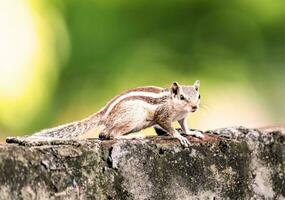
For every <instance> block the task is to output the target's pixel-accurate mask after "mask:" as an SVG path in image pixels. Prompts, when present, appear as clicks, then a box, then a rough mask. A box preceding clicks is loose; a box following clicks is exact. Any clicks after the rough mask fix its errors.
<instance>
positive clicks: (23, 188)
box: [0, 127, 285, 200]
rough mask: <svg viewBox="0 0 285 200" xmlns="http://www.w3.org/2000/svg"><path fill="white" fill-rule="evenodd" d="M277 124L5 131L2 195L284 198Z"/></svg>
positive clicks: (282, 133)
mask: <svg viewBox="0 0 285 200" xmlns="http://www.w3.org/2000/svg"><path fill="white" fill-rule="evenodd" d="M284 139H285V130H284V128H283V127H278V128H276V127H275V128H273V127H271V128H263V129H247V128H244V127H237V128H224V129H219V130H214V131H208V132H206V138H205V139H204V140H200V139H197V138H194V137H189V140H190V141H191V142H192V145H191V147H190V148H183V147H181V146H180V144H179V142H178V141H177V140H175V139H172V138H170V137H166V136H165V137H163V136H161V137H152V138H147V139H143V140H141V139H140V140H109V141H100V140H96V139H89V140H77V141H76V140H52V141H37V142H34V143H33V142H25V140H22V139H21V138H9V139H7V142H8V143H9V144H2V145H0V194H1V195H0V199H5V200H8V199H171V200H172V199H181V200H185V199H284V198H285V187H284V186H285V174H284V173H285V172H284V171H285V170H284V166H285V161H284V160H285V159H284V152H285V148H284Z"/></svg>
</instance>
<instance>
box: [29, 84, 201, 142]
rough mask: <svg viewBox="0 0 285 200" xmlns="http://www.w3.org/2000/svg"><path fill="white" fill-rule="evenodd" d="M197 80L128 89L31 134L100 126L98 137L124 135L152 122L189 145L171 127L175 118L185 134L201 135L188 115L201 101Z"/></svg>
mask: <svg viewBox="0 0 285 200" xmlns="http://www.w3.org/2000/svg"><path fill="white" fill-rule="evenodd" d="M199 88H200V81H199V80H197V81H196V82H195V83H194V84H193V85H180V84H179V83H178V82H174V83H172V85H171V86H170V88H161V87H155V86H148V87H139V88H134V89H130V90H128V91H126V92H123V93H121V94H119V95H118V96H115V97H114V98H113V99H112V100H111V101H109V102H108V103H107V104H106V105H105V106H104V107H103V108H102V109H101V110H99V111H98V112H97V113H95V114H93V115H90V116H89V117H87V118H85V119H83V120H80V121H76V122H73V123H69V124H64V125H61V126H57V127H55V128H49V129H44V130H42V131H40V132H38V133H35V134H34V135H32V136H30V138H64V139H72V138H76V137H78V136H80V135H82V134H84V133H87V132H88V131H90V130H92V129H94V128H96V127H98V126H102V127H103V129H102V130H101V132H100V134H99V138H101V139H113V138H114V139H117V138H127V137H128V136H129V134H130V133H133V132H137V131H140V130H142V129H145V128H148V127H151V126H153V127H154V128H155V130H156V132H157V133H158V132H159V131H165V132H167V133H168V134H169V135H171V136H173V137H175V138H177V139H178V140H179V141H180V143H181V144H182V145H183V146H185V147H188V146H189V145H190V142H189V141H188V140H187V138H185V137H183V136H182V135H180V133H179V132H178V131H177V130H176V129H174V128H173V126H172V122H174V121H178V123H179V124H180V126H181V128H182V130H183V131H184V133H185V134H186V135H194V136H196V137H199V138H203V137H204V135H203V134H202V133H200V132H197V131H194V132H193V131H190V130H189V128H188V125H187V116H188V115H189V113H194V112H196V111H197V110H198V108H199V104H200V98H201V95H200V92H199Z"/></svg>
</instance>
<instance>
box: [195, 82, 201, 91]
mask: <svg viewBox="0 0 285 200" xmlns="http://www.w3.org/2000/svg"><path fill="white" fill-rule="evenodd" d="M194 87H195V90H197V91H198V90H199V88H200V81H199V80H197V81H195V83H194Z"/></svg>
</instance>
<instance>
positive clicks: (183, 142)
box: [176, 135, 190, 147]
mask: <svg viewBox="0 0 285 200" xmlns="http://www.w3.org/2000/svg"><path fill="white" fill-rule="evenodd" d="M176 138H177V139H178V140H179V141H180V143H181V145H182V146H184V147H189V146H190V142H189V141H188V139H187V138H186V137H183V136H181V135H180V136H177V137H176Z"/></svg>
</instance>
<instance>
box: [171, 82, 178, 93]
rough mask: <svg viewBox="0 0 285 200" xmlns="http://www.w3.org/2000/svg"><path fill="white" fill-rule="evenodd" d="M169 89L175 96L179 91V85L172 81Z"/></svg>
mask: <svg viewBox="0 0 285 200" xmlns="http://www.w3.org/2000/svg"><path fill="white" fill-rule="evenodd" d="M170 90H171V93H172V94H174V96H175V95H177V94H178V93H179V90H180V85H179V84H178V83H177V82H174V83H172V85H171V87H170Z"/></svg>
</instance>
